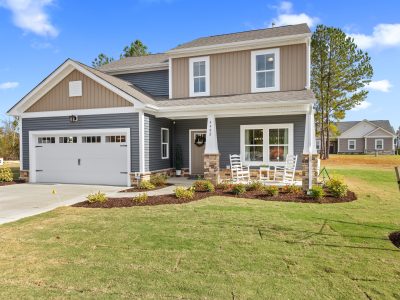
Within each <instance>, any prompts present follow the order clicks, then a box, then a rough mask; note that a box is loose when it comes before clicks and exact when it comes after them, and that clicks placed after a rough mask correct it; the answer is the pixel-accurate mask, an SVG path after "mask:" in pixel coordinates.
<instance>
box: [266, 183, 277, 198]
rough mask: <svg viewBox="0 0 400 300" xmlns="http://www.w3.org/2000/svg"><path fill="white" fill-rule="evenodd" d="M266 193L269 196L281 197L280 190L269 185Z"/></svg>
mask: <svg viewBox="0 0 400 300" xmlns="http://www.w3.org/2000/svg"><path fill="white" fill-rule="evenodd" d="M264 192H265V194H266V195H267V196H270V197H276V196H278V195H279V188H278V187H277V186H275V185H269V186H266V187H264Z"/></svg>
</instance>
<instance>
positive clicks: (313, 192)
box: [309, 185, 325, 199]
mask: <svg viewBox="0 0 400 300" xmlns="http://www.w3.org/2000/svg"><path fill="white" fill-rule="evenodd" d="M309 195H310V197H311V198H313V199H321V198H324V197H325V192H324V189H323V188H322V186H318V185H315V186H313V187H312V188H311V189H310V191H309Z"/></svg>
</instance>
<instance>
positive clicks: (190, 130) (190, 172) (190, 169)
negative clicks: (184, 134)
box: [189, 129, 207, 175]
mask: <svg viewBox="0 0 400 300" xmlns="http://www.w3.org/2000/svg"><path fill="white" fill-rule="evenodd" d="M193 131H201V132H205V133H206V132H207V129H189V174H190V175H192V132H193ZM206 143H207V141H206Z"/></svg>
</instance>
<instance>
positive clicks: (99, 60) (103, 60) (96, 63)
mask: <svg viewBox="0 0 400 300" xmlns="http://www.w3.org/2000/svg"><path fill="white" fill-rule="evenodd" d="M113 60H114V58H112V57H108V56H107V55H105V54H104V53H100V54H99V55H98V56H97V57H96V58H95V59H94V60H93V61H92V66H93V68H98V67H101V66H103V65H106V64H108V63H110V62H112V61H113Z"/></svg>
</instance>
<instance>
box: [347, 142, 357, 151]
mask: <svg viewBox="0 0 400 300" xmlns="http://www.w3.org/2000/svg"><path fill="white" fill-rule="evenodd" d="M350 142H354V149H351V148H350ZM356 149H357V140H347V150H349V151H355V150H356Z"/></svg>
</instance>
